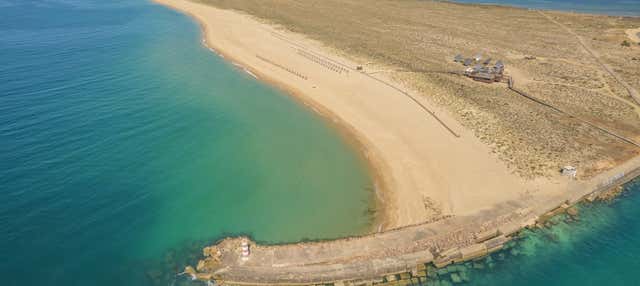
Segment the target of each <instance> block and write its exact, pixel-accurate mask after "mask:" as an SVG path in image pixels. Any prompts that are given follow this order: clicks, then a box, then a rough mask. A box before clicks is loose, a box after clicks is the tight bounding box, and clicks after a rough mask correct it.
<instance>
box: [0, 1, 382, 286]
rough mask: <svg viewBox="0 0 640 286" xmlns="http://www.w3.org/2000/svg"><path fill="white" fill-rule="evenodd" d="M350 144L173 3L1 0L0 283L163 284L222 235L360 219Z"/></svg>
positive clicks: (358, 177) (364, 199)
mask: <svg viewBox="0 0 640 286" xmlns="http://www.w3.org/2000/svg"><path fill="white" fill-rule="evenodd" d="M356 154H357V152H355V150H354V148H352V147H351V146H350V145H349V144H348V142H346V141H345V140H344V139H343V137H342V136H341V134H339V132H337V131H336V129H335V128H333V126H329V124H328V123H327V122H325V120H324V119H322V118H321V117H320V116H318V115H317V114H314V113H312V112H310V111H309V110H308V109H307V108H305V107H304V106H303V105H302V104H299V103H297V102H295V101H294V100H293V99H292V98H290V97H289V96H287V95H285V94H283V93H282V92H279V91H277V90H275V89H273V88H271V87H269V86H267V85H265V84H263V83H260V82H258V81H256V80H254V79H253V78H252V77H250V76H249V75H247V74H246V73H245V72H243V71H241V70H238V69H237V68H234V67H233V66H232V65H230V64H228V63H226V62H224V61H223V60H222V59H221V58H219V57H217V56H216V55H215V54H213V53H211V52H210V51H209V50H207V49H206V48H205V47H203V46H202V45H201V41H200V31H199V27H198V25H197V24H196V23H195V22H194V21H192V20H191V19H190V18H188V17H186V16H184V15H182V14H179V13H177V12H174V11H171V10H169V9H166V8H164V7H161V6H157V5H154V4H151V3H150V2H146V1H143V0H140V1H138V0H130V1H125V0H120V1H114V0H111V1H99V0H37V1H28V0H9V1H7V0H0V275H1V278H0V285H150V284H153V283H155V284H157V285H169V283H170V282H172V280H173V276H174V275H175V273H177V271H178V270H180V269H181V268H182V267H184V265H185V263H187V262H189V263H194V262H196V259H197V257H199V256H200V253H201V248H202V247H203V246H205V245H206V243H208V242H212V241H214V240H216V239H219V238H221V237H223V236H225V235H229V234H249V235H251V236H253V237H254V238H255V239H257V240H259V241H263V242H272V243H273V242H288V241H298V240H301V239H305V238H315V239H317V238H332V237H338V236H345V235H349V234H357V233H362V232H364V231H366V230H367V229H368V227H369V224H370V219H371V215H370V211H369V206H370V201H371V194H372V181H371V179H370V178H369V176H368V174H367V171H366V166H364V164H363V163H362V160H361V158H359V157H358V156H357V155H356Z"/></svg>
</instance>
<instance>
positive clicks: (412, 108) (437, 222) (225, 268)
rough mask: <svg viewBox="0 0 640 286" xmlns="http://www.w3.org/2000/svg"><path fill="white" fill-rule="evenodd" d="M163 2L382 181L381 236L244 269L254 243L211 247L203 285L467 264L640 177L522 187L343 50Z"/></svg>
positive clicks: (179, 1) (259, 260) (476, 144)
mask: <svg viewBox="0 0 640 286" xmlns="http://www.w3.org/2000/svg"><path fill="white" fill-rule="evenodd" d="M155 1H156V2H158V3H161V4H164V5H167V6H169V7H172V8H174V9H177V10H179V11H183V12H185V13H188V14H190V15H192V16H193V17H194V18H195V19H197V20H198V21H199V22H200V24H201V25H202V27H203V31H204V32H203V33H204V37H205V41H206V45H207V46H208V47H210V48H212V49H213V50H214V51H216V52H217V53H219V54H221V55H222V56H224V57H225V58H226V59H227V60H229V61H231V62H233V63H235V64H237V65H240V66H242V67H244V68H245V69H246V71H247V73H248V74H250V75H252V76H256V77H257V78H258V79H259V80H263V81H267V82H270V83H272V84H275V85H277V86H279V87H281V88H282V89H285V90H286V91H288V92H289V93H291V94H292V95H294V96H295V98H297V99H299V100H300V101H301V102H303V103H305V104H307V105H309V107H310V109H312V110H315V111H317V112H318V113H320V114H321V115H323V116H325V117H326V118H328V120H330V121H333V122H335V123H336V125H337V126H339V127H340V128H344V129H345V130H346V131H347V133H348V134H350V135H352V136H353V137H354V138H355V139H356V140H357V142H359V145H360V147H361V149H362V151H363V152H364V154H365V156H366V157H367V159H368V160H369V163H370V164H371V167H372V169H373V172H374V174H376V175H377V177H376V182H377V184H378V188H377V190H376V191H377V194H378V197H379V202H378V203H379V205H378V208H379V209H380V210H381V211H382V215H383V218H382V224H383V227H382V228H379V227H377V226H375V228H374V230H384V231H380V232H375V231H373V232H372V234H370V235H366V236H362V237H350V238H344V239H337V240H332V241H324V242H305V243H296V244H285V245H272V246H268V245H258V244H255V243H253V242H250V241H249V243H250V246H251V254H250V256H249V258H248V259H246V260H243V259H242V258H241V244H242V242H243V241H248V238H228V239H224V240H222V241H220V242H219V243H218V244H217V245H215V246H213V247H209V248H206V249H205V252H206V253H207V254H206V255H205V259H203V260H201V262H200V263H199V265H198V267H197V270H198V273H195V272H194V273H192V274H194V275H196V277H197V278H199V279H202V280H211V279H216V280H219V281H221V282H224V283H228V284H236V285H247V284H249V285H264V284H278V285H299V284H320V283H343V282H344V281H351V282H353V281H356V282H357V281H369V282H370V281H372V280H375V279H379V278H380V277H381V276H383V275H387V274H393V273H403V272H415V271H417V270H418V269H419V268H420V265H423V266H424V263H430V262H433V263H434V264H436V265H446V264H447V263H452V262H456V261H461V260H466V259H471V258H473V257H476V256H480V255H484V254H486V253H487V252H489V251H493V250H496V249H499V248H500V247H501V246H502V245H503V244H504V243H505V242H506V241H508V240H509V235H510V234H512V233H514V232H516V231H518V230H520V229H522V228H523V227H526V226H529V225H533V224H535V223H536V221H538V220H539V219H540V218H541V217H544V216H545V215H546V214H548V213H549V212H552V213H553V212H554V210H556V209H558V208H563V207H567V206H570V205H572V204H574V203H576V202H577V201H579V200H581V199H583V198H584V197H585V196H589V195H590V194H592V193H594V192H596V193H597V192H601V191H605V190H608V189H610V188H612V187H614V186H616V185H618V184H621V183H625V182H627V181H628V180H630V179H632V178H634V177H636V176H638V173H639V172H640V171H639V170H640V169H639V168H640V158H638V157H637V158H634V159H631V160H629V161H627V162H625V163H624V164H621V165H619V166H617V167H616V168H613V169H611V170H608V171H606V172H603V173H601V174H598V175H597V176H595V177H593V178H591V179H589V180H588V181H580V180H571V179H568V178H562V177H556V178H552V179H538V180H524V179H522V178H520V177H518V176H516V175H514V174H512V173H511V172H510V171H509V170H508V168H507V167H506V166H505V164H504V163H503V162H501V161H500V160H499V159H498V158H497V157H496V156H495V155H493V154H492V153H491V152H490V149H489V147H488V146H486V145H484V144H482V143H481V142H480V141H479V140H478V139H477V138H476V137H475V136H474V135H473V134H472V133H470V132H469V131H468V130H467V129H465V128H463V127H462V126H461V125H460V124H459V123H458V122H457V121H456V120H454V119H453V118H452V117H451V116H449V115H448V113H447V112H445V111H444V110H441V109H439V108H438V107H437V106H434V105H433V104H431V103H430V102H429V100H428V96H429V95H428V94H427V95H418V94H415V93H413V92H412V91H410V90H408V89H406V88H405V87H402V86H400V85H398V84H397V83H394V82H393V81H391V80H390V79H387V78H384V77H383V76H382V75H375V76H374V75H368V74H366V73H365V72H366V71H365V72H361V71H359V70H357V69H356V67H357V66H359V64H358V63H356V61H353V60H350V59H349V58H348V57H346V56H340V53H339V52H336V51H333V50H332V49H330V48H328V47H325V46H323V45H322V44H321V43H318V42H315V41H313V40H310V39H308V38H306V37H304V36H302V35H298V34H294V33H291V32H288V31H285V30H282V29H279V28H278V27H275V26H272V25H269V24H266V23H262V22H260V21H259V20H256V19H255V18H253V17H251V16H248V15H245V14H241V13H238V12H234V11H228V10H221V9H217V8H214V7H212V6H207V5H205V4H201V3H196V2H190V1H187V0H155ZM256 96H259V95H256ZM354 191H357V190H354ZM218 251H219V252H218ZM356 282H354V283H355V284H357V283H356ZM357 285H360V284H357Z"/></svg>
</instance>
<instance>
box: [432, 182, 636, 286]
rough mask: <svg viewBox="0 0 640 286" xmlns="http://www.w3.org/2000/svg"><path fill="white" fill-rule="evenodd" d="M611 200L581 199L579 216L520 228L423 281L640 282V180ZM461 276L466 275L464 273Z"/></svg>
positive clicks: (490, 284) (489, 284)
mask: <svg viewBox="0 0 640 286" xmlns="http://www.w3.org/2000/svg"><path fill="white" fill-rule="evenodd" d="M625 189H626V190H625V192H623V194H622V195H621V196H620V197H618V198H616V199H614V200H613V201H611V202H596V203H585V204H581V205H580V206H579V214H578V216H577V218H571V217H569V216H559V217H556V218H554V219H553V221H552V223H551V224H550V226H548V227H546V228H542V229H535V230H527V231H524V232H523V233H522V234H521V235H520V236H519V237H518V238H517V239H516V240H515V241H513V242H511V243H509V247H508V248H506V249H505V250H502V251H499V252H497V253H494V254H492V255H491V256H489V257H488V258H483V259H480V260H478V261H474V262H468V263H464V264H461V265H454V266H450V267H447V268H446V269H442V270H439V271H438V272H439V275H433V276H432V277H431V279H430V281H429V282H427V283H424V284H425V285H441V286H444V285H451V284H454V283H453V280H457V281H459V280H466V282H464V284H465V285H478V286H502V285H504V286H507V285H523V286H529V285H531V286H533V285H545V286H547V285H607V286H626V285H638V282H637V277H636V276H635V274H637V269H638V268H640V261H639V260H638V257H639V256H640V207H638V206H639V205H640V180H636V181H635V182H632V183H630V184H628V185H627V186H626V188H625ZM463 278H464V279H463Z"/></svg>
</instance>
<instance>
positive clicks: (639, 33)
mask: <svg viewBox="0 0 640 286" xmlns="http://www.w3.org/2000/svg"><path fill="white" fill-rule="evenodd" d="M625 32H626V33H627V36H629V39H630V40H631V41H633V42H634V43H636V44H640V28H636V29H628V30H626V31H625Z"/></svg>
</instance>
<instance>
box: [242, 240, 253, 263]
mask: <svg viewBox="0 0 640 286" xmlns="http://www.w3.org/2000/svg"><path fill="white" fill-rule="evenodd" d="M241 248H242V256H241V258H242V260H243V261H247V260H249V255H250V254H251V251H250V250H249V243H248V242H247V241H242V244H241Z"/></svg>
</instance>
